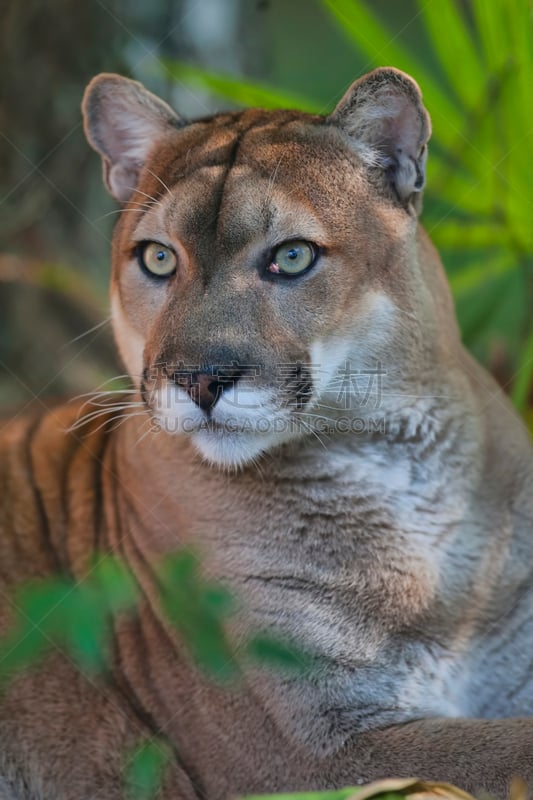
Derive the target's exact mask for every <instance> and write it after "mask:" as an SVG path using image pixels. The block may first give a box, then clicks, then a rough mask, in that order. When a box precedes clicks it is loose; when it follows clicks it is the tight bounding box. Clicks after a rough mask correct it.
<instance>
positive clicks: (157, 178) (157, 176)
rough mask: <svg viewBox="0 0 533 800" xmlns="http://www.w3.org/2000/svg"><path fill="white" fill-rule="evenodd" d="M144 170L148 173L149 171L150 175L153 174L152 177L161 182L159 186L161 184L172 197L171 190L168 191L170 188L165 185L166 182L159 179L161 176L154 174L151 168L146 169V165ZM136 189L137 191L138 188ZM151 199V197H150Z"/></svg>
mask: <svg viewBox="0 0 533 800" xmlns="http://www.w3.org/2000/svg"><path fill="white" fill-rule="evenodd" d="M145 170H146V171H147V172H149V173H150V175H152V176H153V177H154V178H155V179H156V180H158V181H159V183H160V184H161V186H162V187H163V188H164V189H166V190H167V192H168V193H169V195H170V196H171V197H172V192H171V191H170V189H169V188H168V186H167V185H166V183H165V182H164V181H162V180H161V178H160V177H159V175H156V174H155V172H152V170H151V169H148V167H145ZM137 191H138V190H137ZM141 194H143V192H141ZM147 196H148V195H147ZM152 199H153V198H152Z"/></svg>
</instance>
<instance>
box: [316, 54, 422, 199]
mask: <svg viewBox="0 0 533 800" xmlns="http://www.w3.org/2000/svg"><path fill="white" fill-rule="evenodd" d="M328 121H329V122H331V123H334V124H335V125H338V126H339V127H340V128H341V129H342V130H343V131H344V132H345V133H346V134H347V135H348V136H349V137H350V141H351V143H352V145H353V146H354V149H355V150H356V151H357V153H358V154H359V156H360V157H361V158H362V159H363V161H365V162H366V163H367V164H368V165H369V166H372V167H379V168H381V169H383V170H385V172H386V174H387V176H388V179H389V181H390V182H391V184H392V186H393V188H394V189H395V191H396V193H397V195H398V197H399V198H400V200H402V202H405V203H407V202H409V200H411V201H413V202H414V205H415V206H417V205H418V203H417V202H416V201H417V197H418V198H419V197H420V192H421V191H422V188H423V186H424V182H425V164H426V152H427V148H426V143H427V141H428V139H429V137H430V135H431V123H430V119H429V115H428V113H427V111H426V109H425V108H424V106H423V104H422V95H421V92H420V89H419V88H418V85H417V83H415V81H414V80H413V79H412V78H410V77H409V75H406V74H405V73H404V72H400V70H397V69H394V68H393V67H382V68H380V69H376V70H374V71H373V72H370V73H369V74H368V75H364V76H363V77H362V78H360V79H359V80H358V81H355V83H353V84H352V85H351V86H350V88H349V89H348V91H347V92H346V94H345V95H344V97H343V98H342V100H341V101H340V103H339V104H338V106H337V108H336V109H335V110H334V111H333V113H332V114H331V115H330V116H329V117H328Z"/></svg>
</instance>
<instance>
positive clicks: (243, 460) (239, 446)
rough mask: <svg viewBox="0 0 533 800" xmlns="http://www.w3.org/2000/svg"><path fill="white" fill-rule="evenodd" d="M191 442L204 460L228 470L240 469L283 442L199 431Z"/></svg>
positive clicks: (256, 435) (257, 435)
mask: <svg viewBox="0 0 533 800" xmlns="http://www.w3.org/2000/svg"><path fill="white" fill-rule="evenodd" d="M191 440H192V443H193V445H194V446H195V448H196V449H197V450H198V452H199V453H200V455H201V456H202V458H203V459H204V460H205V461H207V462H208V463H210V464H213V465H214V466H217V467H224V468H226V469H239V468H240V467H244V466H246V464H249V463H251V462H252V461H254V460H255V459H256V458H258V457H259V456H261V455H262V454H263V453H264V452H266V451H267V450H270V448H271V447H273V446H274V445H276V444H278V443H279V442H280V441H281V437H278V436H274V435H268V434H260V433H248V432H244V431H243V432H238V431H232V432H231V433H229V432H227V431H207V430H199V431H196V432H195V433H193V434H191Z"/></svg>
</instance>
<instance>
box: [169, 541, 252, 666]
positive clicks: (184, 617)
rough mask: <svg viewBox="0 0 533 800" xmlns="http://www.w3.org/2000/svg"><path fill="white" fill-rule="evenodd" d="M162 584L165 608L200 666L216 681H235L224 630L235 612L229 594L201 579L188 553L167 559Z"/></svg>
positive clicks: (230, 651) (232, 656) (197, 563)
mask: <svg viewBox="0 0 533 800" xmlns="http://www.w3.org/2000/svg"><path fill="white" fill-rule="evenodd" d="M161 582H162V591H161V602H162V605H163V609H164V611H165V613H166V615H167V616H168V618H169V620H170V621H171V622H172V624H173V625H174V627H175V628H176V630H177V631H178V633H179V634H180V635H181V637H182V638H183V640H184V642H185V644H186V645H187V647H188V649H189V651H190V652H191V654H192V656H193V658H194V660H195V661H196V663H197V665H198V666H199V667H200V668H201V669H203V670H204V671H206V672H207V673H208V674H209V675H210V676H211V677H212V678H215V679H216V680H221V681H227V680H231V679H234V678H236V677H237V676H238V675H239V668H238V665H237V661H236V658H235V654H234V652H233V649H232V647H231V646H230V643H229V642H228V639H227V636H226V632H225V629H224V621H225V620H226V619H227V617H228V616H229V615H230V614H231V613H232V611H233V609H234V602H233V600H232V598H231V597H230V595H229V593H228V592H226V590H225V589H224V588H223V587H221V586H218V585H215V584H212V583H210V582H209V581H206V580H205V579H204V578H203V577H202V576H201V574H200V570H199V562H198V558H197V557H196V556H195V555H194V554H193V553H192V552H191V551H189V550H185V551H181V552H179V553H175V554H172V555H171V556H169V557H167V558H166V559H165V561H164V563H163V565H162V570H161Z"/></svg>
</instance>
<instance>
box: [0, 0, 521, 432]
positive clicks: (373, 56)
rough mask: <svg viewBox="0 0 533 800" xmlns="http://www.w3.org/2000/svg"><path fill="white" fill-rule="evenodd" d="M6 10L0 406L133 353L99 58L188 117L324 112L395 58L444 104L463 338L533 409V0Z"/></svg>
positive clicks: (262, 0) (222, 1)
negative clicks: (87, 108)
mask: <svg viewBox="0 0 533 800" xmlns="http://www.w3.org/2000/svg"><path fill="white" fill-rule="evenodd" d="M0 26H1V27H0V37H1V53H2V55H1V56H0V59H1V61H2V67H3V69H2V71H1V73H0V74H1V79H0V80H1V83H2V92H1V102H0V134H1V137H0V141H1V142H2V147H1V148H0V181H1V183H0V208H1V211H2V226H1V230H0V238H1V240H0V251H2V252H3V253H4V254H5V255H4V256H3V257H0V281H1V292H0V360H1V362H2V364H1V366H2V378H1V380H0V408H2V407H3V408H4V409H9V408H10V407H15V406H17V405H20V404H24V403H27V402H32V401H33V402H46V403H48V402H49V399H50V398H51V397H53V398H55V397H57V396H60V395H63V394H72V393H76V392H78V391H80V392H81V391H87V390H89V389H91V388H94V387H95V386H96V385H98V384H99V383H101V382H102V381H104V380H105V379H107V378H108V377H109V376H110V375H113V374H117V373H118V372H120V371H121V368H120V367H119V365H118V364H117V363H116V361H115V359H114V353H113V348H112V344H111V342H110V333H109V325H108V324H106V323H105V322H104V321H105V320H106V319H107V316H108V307H107V280H108V274H109V270H108V262H109V241H110V237H111V231H112V226H113V222H114V220H115V219H116V216H115V214H114V213H113V212H114V211H115V206H114V204H113V201H112V200H111V199H110V198H109V197H108V196H107V195H106V193H105V190H104V189H103V187H102V185H101V180H100V167H99V164H98V160H97V157H96V156H95V154H94V153H92V151H91V150H90V149H89V148H88V146H87V145H86V143H85V141H84V138H83V133H82V128H81V123H80V112H79V102H80V98H81V95H82V92H83V88H84V86H85V84H86V83H87V81H88V80H89V79H90V77H91V76H92V75H93V74H95V73H97V72H99V71H103V70H107V71H119V72H123V73H125V74H128V75H131V76H133V77H135V78H138V79H139V80H142V81H143V82H144V83H146V85H147V86H148V87H149V88H150V89H151V90H153V91H155V92H157V93H158V94H160V95H161V96H163V97H164V98H165V99H166V100H167V101H169V102H170V103H171V104H173V105H174V106H175V107H177V108H178V109H179V111H180V112H181V114H182V115H184V116H186V117H195V116H202V115H205V114H208V113H212V112H215V111H217V110H221V109H223V108H228V107H238V106H240V105H248V104H256V105H262V106H267V107H276V106H296V107H299V108H302V109H306V110H311V111H318V112H323V113H325V112H327V111H329V110H331V108H332V107H333V106H334V105H335V103H336V102H337V101H338V99H339V98H340V97H341V95H342V94H343V93H344V91H345V89H346V88H347V87H348V85H349V84H350V83H351V81H352V80H353V79H354V78H355V77H357V76H358V75H360V74H362V73H364V72H365V71H368V70H369V69H372V68H373V67H375V66H378V65H389V64H392V65H395V66H397V67H400V68H402V69H405V70H406V71H408V72H409V73H410V74H412V75H413V76H414V77H415V78H416V80H417V81H418V82H419V84H420V86H421V88H422V90H423V93H424V97H425V100H426V104H427V106H428V108H429V111H430V113H431V116H432V120H433V129H434V133H433V138H432V143H431V149H430V159H429V175H428V188H427V191H426V196H425V206H424V212H423V223H424V224H425V226H426V227H427V229H428V231H429V233H430V235H431V236H432V238H433V239H434V241H435V243H436V244H437V246H438V247H439V249H440V251H441V254H442V256H443V259H444V262H445V265H446V268H447V270H448V274H449V276H450V280H451V284H452V288H453V290H454V294H455V297H456V302H457V310H458V315H459V320H460V324H461V328H462V331H463V337H464V340H465V342H466V344H467V345H468V347H469V348H470V349H471V350H472V351H473V352H474V353H475V355H476V356H477V357H478V358H480V359H481V360H482V361H483V362H484V363H485V364H487V365H488V367H489V368H490V369H491V370H492V372H493V373H494V374H495V376H496V377H497V379H498V380H499V382H500V383H501V384H502V385H503V386H504V387H505V389H506V390H507V391H509V392H510V393H511V394H512V396H513V399H514V401H515V403H516V405H517V406H518V408H519V409H520V411H521V412H522V413H524V414H525V415H526V417H528V421H529V422H532V421H533V415H532V412H531V406H532V405H533V397H532V395H533V392H532V384H533V381H532V376H533V325H532V322H531V318H532V316H531V308H532V304H533V259H532V251H533V224H532V201H531V186H532V184H533V175H532V172H533V159H532V146H531V137H532V132H533V125H532V123H533V103H532V102H531V90H532V87H533V55H532V49H531V5H530V0H490V2H487V0H402V1H401V2H398V0H372V2H370V0H153V2H151V3H143V2H142V0H90V1H89V2H88V3H84V4H81V3H79V2H77V1H76V0H51V1H50V2H49V3H46V4H43V3H41V2H39V0H27V1H26V2H25V3H20V2H18V1H17V0H3V13H2V15H1V18H0ZM100 322H102V323H103V324H102V325H101V326H100V327H97V328H95V329H94V330H92V331H91V332H90V333H88V334H86V335H83V336H81V335H82V334H84V332H85V331H86V330H89V329H91V328H93V326H96V325H98V324H99V323H100ZM80 336H81V338H79V337H80ZM36 395H37V400H35V396H36Z"/></svg>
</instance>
